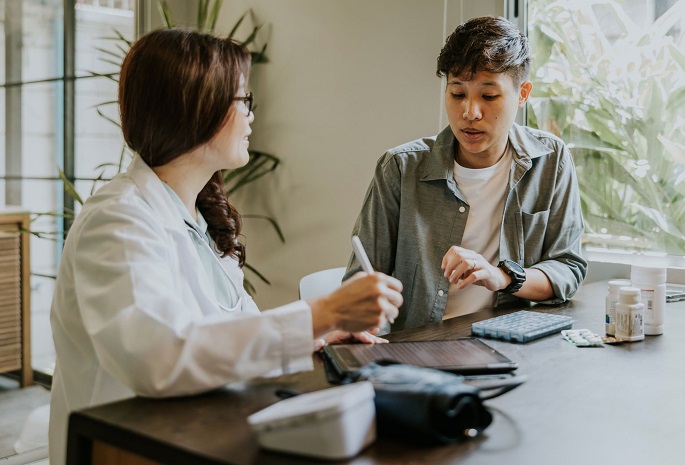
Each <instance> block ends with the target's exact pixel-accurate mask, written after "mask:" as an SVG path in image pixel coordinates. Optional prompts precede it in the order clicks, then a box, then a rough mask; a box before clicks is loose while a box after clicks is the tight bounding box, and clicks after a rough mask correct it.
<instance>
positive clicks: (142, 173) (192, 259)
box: [126, 155, 222, 315]
mask: <svg viewBox="0 0 685 465" xmlns="http://www.w3.org/2000/svg"><path fill="white" fill-rule="evenodd" d="M126 173H127V175H128V176H129V177H130V178H131V179H132V180H133V182H134V183H135V184H136V185H137V186H138V188H139V189H140V192H141V195H142V197H143V198H144V199H145V201H146V202H147V203H148V204H149V205H150V206H151V207H152V209H153V210H154V211H155V212H156V213H157V216H158V218H159V220H160V221H161V223H162V225H163V227H164V229H166V231H167V234H168V236H169V239H170V240H172V241H173V242H175V243H176V244H177V245H178V246H177V247H176V250H177V253H178V263H179V268H178V269H177V270H176V272H177V273H179V274H180V275H181V276H183V278H184V279H187V280H188V282H189V283H190V285H191V287H192V289H193V294H194V296H193V297H194V299H193V300H195V301H197V302H198V303H199V304H200V311H201V312H202V313H203V314H205V315H207V314H213V313H217V312H221V311H222V310H221V308H220V306H219V302H218V301H217V300H216V296H215V294H214V289H213V288H212V287H211V286H210V284H209V283H210V282H211V281H210V277H209V276H207V273H206V272H205V269H204V267H203V266H202V263H201V261H200V257H199V256H198V255H197V251H196V250H195V245H194V244H193V242H192V239H191V238H190V235H189V234H188V231H186V226H185V223H184V222H183V217H182V216H181V214H180V212H179V211H178V209H177V208H176V205H174V202H173V200H172V199H171V198H170V197H169V194H168V193H167V192H166V189H165V188H164V185H163V184H162V180H161V179H159V177H158V176H157V174H155V172H154V171H152V168H150V167H149V166H148V165H147V163H145V161H144V160H143V159H142V158H140V156H138V155H136V156H135V157H134V158H133V161H132V162H131V164H130V165H129V167H128V170H127V172H126Z"/></svg>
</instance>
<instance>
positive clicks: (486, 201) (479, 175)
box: [442, 147, 513, 320]
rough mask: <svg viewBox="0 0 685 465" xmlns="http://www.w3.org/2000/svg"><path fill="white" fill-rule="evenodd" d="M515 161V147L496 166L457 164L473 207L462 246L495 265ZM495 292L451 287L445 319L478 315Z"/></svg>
mask: <svg viewBox="0 0 685 465" xmlns="http://www.w3.org/2000/svg"><path fill="white" fill-rule="evenodd" d="M512 158H513V154H512V149H511V147H507V150H506V151H505V153H504V156H503V157H502V158H501V159H500V161H498V162H497V163H496V164H494V165H493V166H489V167H487V168H480V169H471V168H464V167H463V166H461V165H459V164H458V163H457V162H456V161H455V162H454V179H455V180H456V181H457V184H458V185H459V189H460V190H461V191H462V192H463V193H464V196H465V197H466V202H467V203H468V204H469V206H470V207H471V208H470V210H469V217H468V219H467V220H466V229H465V230H464V237H463V239H462V241H461V244H460V246H461V247H463V248H465V249H470V250H473V251H475V252H478V253H480V254H481V255H482V256H483V258H485V259H486V260H487V261H488V262H490V263H491V264H492V265H497V263H499V238H500V227H501V225H502V214H503V212H504V196H505V193H506V190H507V184H508V181H509V168H510V166H511V161H512ZM494 297H495V293H494V292H492V291H490V290H488V289H487V288H485V287H483V286H478V285H476V284H471V285H470V286H467V287H465V288H464V289H461V290H459V289H457V286H456V284H452V285H450V288H449V291H448V294H447V304H446V305H445V313H444V315H443V317H442V318H443V320H446V319H448V318H453V317H455V316H460V315H466V314H468V313H473V312H477V311H478V310H483V309H485V308H488V307H492V306H493V305H494Z"/></svg>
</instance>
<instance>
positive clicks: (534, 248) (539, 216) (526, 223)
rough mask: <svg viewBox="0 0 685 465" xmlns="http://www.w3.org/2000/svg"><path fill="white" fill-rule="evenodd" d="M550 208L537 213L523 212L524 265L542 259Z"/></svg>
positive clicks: (532, 263)
mask: <svg viewBox="0 0 685 465" xmlns="http://www.w3.org/2000/svg"><path fill="white" fill-rule="evenodd" d="M549 212H550V211H549V210H544V211H541V212H536V213H527V212H523V211H522V212H521V224H522V226H523V266H524V267H529V266H531V265H534V264H535V263H537V262H539V261H540V257H541V256H542V251H543V250H544V241H545V231H546V230H547V224H548V222H549Z"/></svg>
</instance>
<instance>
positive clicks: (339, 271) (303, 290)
mask: <svg viewBox="0 0 685 465" xmlns="http://www.w3.org/2000/svg"><path fill="white" fill-rule="evenodd" d="M346 269H347V268H345V267H340V268H330V269H328V270H321V271H317V272H315V273H312V274H308V275H307V276H304V277H303V278H302V279H300V299H302V300H308V299H314V298H316V297H321V296H324V295H327V294H330V293H331V292H333V291H334V290H336V289H337V288H339V287H340V285H341V284H342V278H343V276H344V275H345V270H346Z"/></svg>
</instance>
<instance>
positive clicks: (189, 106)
mask: <svg viewBox="0 0 685 465" xmlns="http://www.w3.org/2000/svg"><path fill="white" fill-rule="evenodd" d="M249 72H250V53H249V52H248V51H247V49H246V48H245V47H243V46H242V45H240V44H238V43H236V42H234V41H232V40H230V39H221V38H218V37H215V36H213V35H210V34H205V33H200V32H197V31H195V30H192V29H160V30H157V31H152V32H150V33H148V34H146V35H144V36H143V37H141V38H140V39H139V40H138V41H136V42H135V43H134V44H133V46H132V47H131V50H129V52H128V54H127V55H126V57H125V58H124V61H123V63H122V65H121V74H120V77H119V112H120V116H121V129H122V131H123V133H124V140H125V141H126V144H128V146H129V147H130V148H131V150H133V151H134V152H136V153H138V155H140V157H141V158H142V159H143V160H145V162H146V163H147V164H148V165H149V166H151V167H154V166H161V165H164V164H166V163H169V162H170V161H172V160H174V159H175V158H177V157H179V156H180V155H183V154H184V153H187V152H189V151H191V150H193V149H195V148H197V147H198V146H200V145H202V144H204V143H206V142H209V141H210V140H211V139H212V138H213V137H214V136H215V135H216V134H217V133H218V132H219V130H220V129H221V128H222V127H223V125H224V124H226V122H227V121H228V118H229V116H230V114H231V112H230V111H229V110H231V105H232V104H233V101H234V97H235V96H236V95H237V93H238V90H239V86H240V76H241V75H242V76H244V78H245V80H247V79H248V75H249ZM232 111H233V110H232ZM196 206H197V208H198V210H199V211H200V213H202V216H203V217H204V218H205V220H206V221H207V224H208V228H207V231H208V232H209V234H210V235H211V237H212V239H214V242H215V243H216V247H217V249H218V251H219V252H220V253H222V254H223V256H226V255H231V256H233V257H234V258H236V259H237V260H238V261H239V263H240V266H242V265H243V264H244V262H245V247H244V246H243V245H242V244H240V243H239V242H238V235H239V234H240V229H241V227H242V221H241V218H240V214H239V213H238V211H237V210H236V209H235V207H233V205H231V203H230V202H229V200H228V197H227V196H226V191H225V189H224V186H223V182H222V176H221V172H217V173H215V174H214V175H213V176H212V178H211V179H210V180H209V182H208V183H207V185H205V187H204V188H203V189H202V191H201V192H200V194H199V195H198V197H197V201H196Z"/></svg>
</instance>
